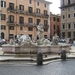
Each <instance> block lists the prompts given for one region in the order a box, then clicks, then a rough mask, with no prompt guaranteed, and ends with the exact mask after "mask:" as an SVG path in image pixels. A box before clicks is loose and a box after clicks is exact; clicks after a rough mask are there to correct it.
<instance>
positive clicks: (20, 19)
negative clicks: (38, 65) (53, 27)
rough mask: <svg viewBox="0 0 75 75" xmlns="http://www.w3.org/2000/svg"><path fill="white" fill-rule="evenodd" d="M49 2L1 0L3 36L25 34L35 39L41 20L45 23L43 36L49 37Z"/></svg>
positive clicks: (6, 37) (11, 36)
mask: <svg viewBox="0 0 75 75" xmlns="http://www.w3.org/2000/svg"><path fill="white" fill-rule="evenodd" d="M49 4H51V2H48V1H45V0H1V26H0V27H1V38H3V39H7V40H8V39H10V38H13V39H14V38H16V35H18V34H25V35H27V36H30V37H31V38H32V39H33V38H34V39H35V38H36V36H37V28H36V27H37V25H38V24H39V23H40V22H41V24H42V25H44V33H43V37H47V36H48V27H49V22H48V19H49V14H48V12H49V11H48V10H49Z"/></svg>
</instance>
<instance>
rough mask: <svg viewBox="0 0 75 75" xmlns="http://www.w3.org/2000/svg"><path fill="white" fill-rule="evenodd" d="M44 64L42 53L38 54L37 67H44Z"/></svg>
mask: <svg viewBox="0 0 75 75" xmlns="http://www.w3.org/2000/svg"><path fill="white" fill-rule="evenodd" d="M42 64H43V58H42V53H41V52H38V53H37V65H42Z"/></svg>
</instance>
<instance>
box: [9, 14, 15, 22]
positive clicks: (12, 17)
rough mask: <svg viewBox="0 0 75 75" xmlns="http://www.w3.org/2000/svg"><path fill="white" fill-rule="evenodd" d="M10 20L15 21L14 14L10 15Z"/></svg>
mask: <svg viewBox="0 0 75 75" xmlns="http://www.w3.org/2000/svg"><path fill="white" fill-rule="evenodd" d="M9 21H10V23H13V22H14V16H13V15H10V17H9Z"/></svg>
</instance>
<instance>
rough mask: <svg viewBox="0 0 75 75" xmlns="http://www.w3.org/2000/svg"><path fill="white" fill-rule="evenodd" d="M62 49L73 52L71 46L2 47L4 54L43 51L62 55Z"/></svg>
mask: <svg viewBox="0 0 75 75" xmlns="http://www.w3.org/2000/svg"><path fill="white" fill-rule="evenodd" d="M62 49H64V50H66V52H69V51H70V50H71V45H69V44H66V45H50V46H32V47H25V46H18V45H16V46H15V45H8V44H7V45H2V51H3V53H15V54H16V53H18V54H20V53H37V52H38V51H41V52H42V53H61V51H62Z"/></svg>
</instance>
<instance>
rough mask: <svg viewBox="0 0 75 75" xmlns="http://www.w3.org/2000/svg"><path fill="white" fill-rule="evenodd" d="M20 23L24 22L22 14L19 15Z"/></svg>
mask: <svg viewBox="0 0 75 75" xmlns="http://www.w3.org/2000/svg"><path fill="white" fill-rule="evenodd" d="M19 23H20V24H24V17H21V16H20V17H19Z"/></svg>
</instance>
